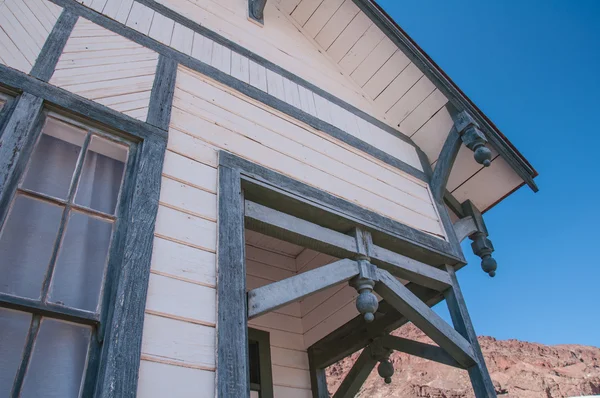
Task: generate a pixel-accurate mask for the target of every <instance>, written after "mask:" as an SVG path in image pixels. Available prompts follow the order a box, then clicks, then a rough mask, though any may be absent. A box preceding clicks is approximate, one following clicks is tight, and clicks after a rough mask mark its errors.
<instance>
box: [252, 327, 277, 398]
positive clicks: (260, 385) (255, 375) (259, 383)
mask: <svg viewBox="0 0 600 398" xmlns="http://www.w3.org/2000/svg"><path fill="white" fill-rule="evenodd" d="M248 359H249V364H250V398H272V397H273V376H272V374H271V342H270V339H269V332H265V331H262V330H257V329H251V328H248Z"/></svg>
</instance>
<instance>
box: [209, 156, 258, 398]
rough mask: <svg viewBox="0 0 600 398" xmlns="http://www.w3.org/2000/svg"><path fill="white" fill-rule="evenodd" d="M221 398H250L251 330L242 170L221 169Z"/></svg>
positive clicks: (219, 267)
mask: <svg viewBox="0 0 600 398" xmlns="http://www.w3.org/2000/svg"><path fill="white" fill-rule="evenodd" d="M218 205H219V208H218V215H219V217H218V244H217V261H218V270H219V272H218V282H217V289H218V292H217V294H218V300H217V302H218V311H217V318H218V319H217V324H218V325H219V327H218V328H217V358H219V362H218V364H217V376H216V377H217V397H218V398H229V397H247V396H249V394H250V379H249V370H248V328H247V320H248V316H247V311H246V259H245V241H244V200H243V194H242V187H241V182H240V174H239V171H237V170H233V169H231V168H229V167H225V166H223V165H220V166H219V192H218Z"/></svg>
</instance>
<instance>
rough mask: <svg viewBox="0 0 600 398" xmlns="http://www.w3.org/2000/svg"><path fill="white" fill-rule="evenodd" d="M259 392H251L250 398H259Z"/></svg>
mask: <svg viewBox="0 0 600 398" xmlns="http://www.w3.org/2000/svg"><path fill="white" fill-rule="evenodd" d="M259 397H260V395H258V391H250V398H259Z"/></svg>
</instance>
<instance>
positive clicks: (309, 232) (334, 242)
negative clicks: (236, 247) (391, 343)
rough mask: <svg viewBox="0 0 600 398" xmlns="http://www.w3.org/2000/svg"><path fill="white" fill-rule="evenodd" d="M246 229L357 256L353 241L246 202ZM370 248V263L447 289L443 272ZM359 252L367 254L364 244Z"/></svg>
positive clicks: (303, 244)
mask: <svg viewBox="0 0 600 398" xmlns="http://www.w3.org/2000/svg"><path fill="white" fill-rule="evenodd" d="M246 226H247V227H248V228H249V229H252V230H256V231H257V232H260V233H263V234H266V235H269V236H273V237H275V238H278V239H282V240H287V241H293V242H294V243H296V244H299V245H302V246H304V247H308V248H310V249H313V250H317V251H319V252H322V253H326V254H330V255H332V256H335V257H350V258H354V257H355V256H356V255H357V254H359V248H358V247H357V240H356V239H355V238H352V237H350V236H347V235H344V234H342V233H339V232H336V231H334V230H331V229H328V228H325V227H321V226H319V225H317V224H314V223H311V222H309V221H305V220H302V219H300V218H297V217H294V216H290V215H289V214H285V213H282V212H280V211H277V210H273V209H270V208H268V207H266V206H263V205H260V204H258V203H254V202H251V201H248V200H246ZM369 245H370V247H371V249H370V252H369V257H370V258H371V262H372V263H373V264H376V265H378V266H381V267H384V268H386V269H387V270H389V271H390V272H391V273H393V274H394V275H396V276H399V277H401V278H404V279H407V280H410V281H413V282H415V283H419V284H422V285H424V286H427V287H431V288H432V289H436V290H440V291H441V290H444V289H446V288H447V287H448V286H450V278H449V277H448V275H447V273H446V272H445V271H442V270H440V269H437V268H435V267H432V266H430V265H428V264H424V263H421V262H419V261H417V260H413V259H412V258H410V257H406V256H403V255H401V254H399V253H395V252H392V251H390V250H387V249H384V248H382V247H379V246H375V245H373V244H372V242H371V243H370V244H369ZM362 249H363V250H364V251H365V253H366V247H364V245H363V248H362Z"/></svg>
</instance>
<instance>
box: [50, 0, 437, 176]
mask: <svg viewBox="0 0 600 398" xmlns="http://www.w3.org/2000/svg"><path fill="white" fill-rule="evenodd" d="M51 1H53V2H54V3H56V4H58V5H59V6H61V7H64V8H66V9H67V10H69V11H70V12H72V13H73V14H76V15H79V16H82V17H84V18H86V19H89V20H90V21H92V22H94V23H96V24H98V25H100V26H102V27H104V28H106V29H109V30H111V31H113V32H115V33H118V34H119V35H121V36H123V37H126V38H128V39H130V40H132V41H134V42H136V43H138V44H141V45H142V46H144V47H147V48H150V49H152V50H154V51H156V52H158V53H159V54H162V55H164V56H166V57H168V58H171V59H172V60H174V61H176V62H178V63H180V64H182V65H184V66H186V67H188V68H190V69H193V70H195V71H197V72H200V73H202V74H204V75H206V76H209V77H210V78H212V79H215V80H217V81H218V82H220V83H223V84H225V85H226V86H229V87H231V88H233V89H235V90H237V91H239V92H241V93H243V94H245V95H247V96H249V97H250V98H253V99H255V100H257V101H259V102H262V103H264V104H265V105H268V106H269V107H271V108H274V109H277V110H279V111H281V112H283V113H285V114H286V115H289V116H291V117H293V118H294V119H297V120H300V121H302V122H304V123H306V124H308V125H310V126H311V127H314V128H316V129H318V130H320V131H322V132H324V133H327V134H329V135H331V136H332V137H334V138H336V139H338V140H340V141H342V142H344V143H346V144H348V145H351V146H353V147H355V148H357V149H359V150H361V151H362V152H365V153H368V154H369V155H371V156H373V157H375V158H377V159H379V160H381V161H382V162H385V163H387V164H389V165H390V166H393V167H396V168H398V169H400V170H402V171H404V172H406V173H408V174H411V175H412V176H414V177H416V178H418V179H420V180H422V181H426V182H427V181H429V176H428V175H427V172H423V171H421V170H419V169H417V168H415V167H413V166H411V165H409V164H407V163H405V162H403V161H402V160H400V159H398V158H396V157H394V156H392V155H390V154H388V153H386V152H384V151H382V150H380V149H378V148H376V147H374V146H373V145H370V144H368V143H366V142H364V141H362V140H360V139H358V138H356V137H355V136H353V135H351V134H348V133H347V132H345V131H343V130H341V129H339V128H337V127H335V126H333V125H331V124H329V123H327V122H324V121H323V120H321V119H319V118H317V117H314V116H312V115H310V114H308V113H306V112H304V111H302V110H300V109H298V108H296V107H294V106H292V105H290V104H288V103H287V102H285V101H282V100H280V99H278V98H276V97H274V96H272V95H270V94H268V93H265V92H264V91H261V90H259V89H257V88H256V87H254V86H251V85H249V84H247V83H245V82H243V81H241V80H238V79H236V78H235V77H232V76H230V75H228V74H226V73H224V72H222V71H220V70H218V69H216V68H214V67H212V66H210V65H208V64H205V63H203V62H201V61H199V60H197V59H195V58H192V57H190V56H188V55H185V54H183V53H180V52H179V51H177V50H174V49H173V48H171V47H169V46H166V45H164V44H162V43H160V42H158V41H156V40H154V39H152V38H150V37H148V36H146V35H144V34H142V33H140V32H138V31H136V30H133V29H131V28H129V27H127V26H125V25H123V24H121V23H119V22H116V21H114V20H112V19H110V18H107V17H105V16H104V15H102V14H98V13H97V12H95V11H93V10H91V9H89V8H87V7H85V6H83V5H81V4H79V3H77V2H76V1H75V0H51ZM141 3H143V4H145V5H147V6H151V8H153V9H155V10H156V11H158V12H160V13H161V14H163V15H165V16H167V17H169V18H172V19H174V20H175V21H177V22H180V23H182V24H183V25H185V26H187V27H190V28H191V29H192V30H196V31H198V32H200V33H201V34H203V35H204V36H207V37H209V38H211V39H213V40H215V41H217V42H219V43H221V44H223V45H226V46H227V47H229V48H231V49H232V50H234V51H236V52H238V53H240V54H242V55H244V56H247V57H249V58H251V59H252V60H254V61H256V62H257V63H260V64H262V65H263V66H265V67H266V68H268V69H271V70H273V71H275V72H276V73H279V74H281V75H282V76H285V77H287V78H289V79H290V80H294V81H295V82H297V83H298V84H300V82H298V81H297V80H298V79H299V78H297V77H296V78H293V76H295V75H291V74H290V73H289V72H286V71H285V70H284V69H281V68H279V67H277V66H276V65H274V64H272V63H270V62H268V61H266V60H264V59H263V58H260V57H258V56H257V55H255V54H252V53H250V52H249V51H248V50H245V49H244V48H243V47H241V46H239V45H237V44H234V43H233V42H230V41H228V40H226V39H224V38H220V39H217V36H218V35H216V34H215V33H214V32H212V31H210V30H208V29H206V28H204V27H201V26H199V25H197V24H195V23H194V22H191V21H189V20H187V19H186V18H184V17H182V16H180V15H179V14H177V13H175V12H174V11H172V10H170V9H168V8H166V7H165V6H162V5H160V4H157V3H154V2H153V0H143V1H141ZM305 83H306V84H301V85H303V86H305V87H307V88H309V89H310V90H313V91H315V92H317V90H318V91H319V92H318V94H319V95H322V96H323V97H325V98H327V99H329V100H331V101H332V102H335V101H333V99H332V98H335V97H332V96H331V95H330V94H327V93H325V92H323V90H320V89H318V88H317V87H315V86H312V85H310V84H309V83H307V82H305ZM325 94H327V95H325ZM330 97H332V98H330ZM338 102H340V100H338ZM338 105H340V106H342V104H341V103H338ZM346 106H349V105H347V104H346ZM352 109H355V108H352ZM352 109H347V110H349V111H351V112H353V113H355V114H357V116H360V117H363V116H361V115H360V114H358V113H357V112H360V111H358V110H357V109H355V111H353V110H352ZM363 118H364V119H365V120H367V121H368V122H370V123H373V124H376V123H375V122H374V121H373V120H370V119H367V117H366V116H364V117H363ZM371 119H373V118H372V117H371ZM379 124H381V122H379ZM379 124H376V125H377V126H378V127H380V128H383V126H381V125H379ZM387 129H388V130H386V131H388V132H390V131H389V129H391V128H390V127H389V126H387ZM394 131H395V130H394ZM395 133H396V134H399V133H398V132H395ZM397 137H398V138H400V139H403V138H402V137H405V136H403V135H397ZM405 138H406V137H405ZM407 142H408V143H409V144H411V145H413V146H414V147H415V148H416V150H417V153H418V154H419V156H420V157H421V158H422V159H423V157H424V154H423V153H422V150H421V149H420V148H419V147H418V146H417V145H416V144H414V142H412V141H407ZM425 158H426V157H425Z"/></svg>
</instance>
